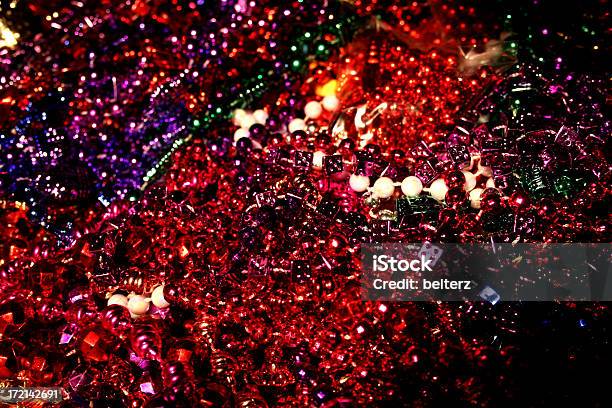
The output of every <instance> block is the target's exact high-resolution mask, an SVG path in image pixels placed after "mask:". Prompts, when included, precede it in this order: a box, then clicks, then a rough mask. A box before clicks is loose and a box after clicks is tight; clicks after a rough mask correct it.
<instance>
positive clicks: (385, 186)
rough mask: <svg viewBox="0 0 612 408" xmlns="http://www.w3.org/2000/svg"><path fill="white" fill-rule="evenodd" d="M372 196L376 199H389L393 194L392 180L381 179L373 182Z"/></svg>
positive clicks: (387, 178)
mask: <svg viewBox="0 0 612 408" xmlns="http://www.w3.org/2000/svg"><path fill="white" fill-rule="evenodd" d="M373 191H374V196H375V197H378V198H389V197H391V196H392V195H393V193H394V192H395V186H394V185H393V180H391V179H390V178H389V177H381V178H379V179H378V180H376V181H375V182H374V187H373Z"/></svg>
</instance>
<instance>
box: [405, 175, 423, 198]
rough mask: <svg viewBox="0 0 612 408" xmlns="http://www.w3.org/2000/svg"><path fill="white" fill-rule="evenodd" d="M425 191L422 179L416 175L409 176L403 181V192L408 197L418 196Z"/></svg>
mask: <svg viewBox="0 0 612 408" xmlns="http://www.w3.org/2000/svg"><path fill="white" fill-rule="evenodd" d="M421 191H423V183H422V182H421V179H419V178H418V177H415V176H408V177H406V178H405V179H404V181H402V193H404V194H405V195H406V196H408V197H416V196H418V195H419V194H421Z"/></svg>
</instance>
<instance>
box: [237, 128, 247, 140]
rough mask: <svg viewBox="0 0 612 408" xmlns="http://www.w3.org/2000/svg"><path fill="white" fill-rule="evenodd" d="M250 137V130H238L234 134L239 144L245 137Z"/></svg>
mask: <svg viewBox="0 0 612 408" xmlns="http://www.w3.org/2000/svg"><path fill="white" fill-rule="evenodd" d="M249 135H250V133H249V130H248V129H245V128H238V129H236V131H235V132H234V142H237V141H238V140H240V139H242V138H243V137H249Z"/></svg>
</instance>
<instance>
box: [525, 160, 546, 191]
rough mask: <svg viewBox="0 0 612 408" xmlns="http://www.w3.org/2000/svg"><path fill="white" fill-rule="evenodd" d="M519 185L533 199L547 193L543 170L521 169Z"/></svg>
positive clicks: (538, 168) (532, 167)
mask: <svg viewBox="0 0 612 408" xmlns="http://www.w3.org/2000/svg"><path fill="white" fill-rule="evenodd" d="M521 185H522V186H523V188H524V189H525V190H527V191H528V192H529V194H530V195H531V196H532V197H535V198H541V197H544V196H545V195H546V194H547V193H548V191H549V188H548V185H547V184H546V175H545V174H544V169H542V168H540V167H536V166H530V167H526V168H524V169H522V171H521Z"/></svg>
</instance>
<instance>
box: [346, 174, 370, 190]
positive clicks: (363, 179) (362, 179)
mask: <svg viewBox="0 0 612 408" xmlns="http://www.w3.org/2000/svg"><path fill="white" fill-rule="evenodd" d="M349 184H350V186H351V189H353V191H356V192H357V193H363V192H364V191H366V190H367V189H368V187H370V178H369V177H368V176H359V175H357V174H351V177H350V178H349Z"/></svg>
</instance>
